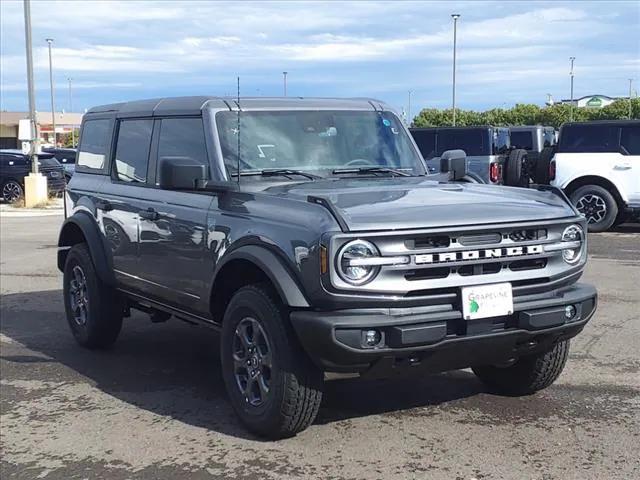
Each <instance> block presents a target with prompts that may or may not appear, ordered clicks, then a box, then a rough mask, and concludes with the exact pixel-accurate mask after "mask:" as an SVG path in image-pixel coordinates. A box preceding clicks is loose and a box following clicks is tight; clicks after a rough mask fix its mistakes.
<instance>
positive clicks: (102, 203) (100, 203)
mask: <svg viewBox="0 0 640 480" xmlns="http://www.w3.org/2000/svg"><path fill="white" fill-rule="evenodd" d="M96 208H97V209H98V210H102V211H105V212H110V211H111V210H113V205H111V203H110V202H108V201H107V200H97V201H96Z"/></svg>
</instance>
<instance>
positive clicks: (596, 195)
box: [569, 185, 618, 232]
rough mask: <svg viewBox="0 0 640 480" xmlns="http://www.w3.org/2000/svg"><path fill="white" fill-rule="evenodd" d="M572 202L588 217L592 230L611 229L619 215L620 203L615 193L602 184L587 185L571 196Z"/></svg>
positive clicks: (603, 230) (589, 226)
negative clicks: (614, 195)
mask: <svg viewBox="0 0 640 480" xmlns="http://www.w3.org/2000/svg"><path fill="white" fill-rule="evenodd" d="M569 198H570V199H571V203H573V205H574V206H575V207H576V208H577V209H578V211H579V212H580V213H581V214H582V215H584V216H585V218H586V219H587V224H588V225H587V227H588V229H589V231H590V232H605V231H607V230H609V229H610V228H611V227H612V226H613V224H614V223H615V221H616V218H617V217H618V203H617V202H616V199H615V198H614V197H613V195H612V194H611V193H610V192H609V191H608V190H607V189H606V188H604V187H601V186H600V185H585V186H583V187H580V188H578V189H577V190H576V191H575V192H573V193H572V194H571V196H570V197H569Z"/></svg>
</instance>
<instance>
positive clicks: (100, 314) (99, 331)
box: [63, 243, 124, 349]
mask: <svg viewBox="0 0 640 480" xmlns="http://www.w3.org/2000/svg"><path fill="white" fill-rule="evenodd" d="M75 267H79V268H80V269H81V271H82V274H83V276H84V278H85V280H86V297H87V300H88V301H87V303H88V305H87V308H86V312H87V314H86V321H85V323H84V324H81V323H79V322H78V321H76V318H75V312H74V310H73V308H72V300H71V291H72V289H73V286H72V283H71V282H72V280H74V278H75V277H74V268H75ZM63 291H64V307H65V313H66V317H67V322H68V323H69V327H70V328H71V333H73V336H74V337H75V339H76V341H77V342H78V343H79V344H80V345H82V346H83V347H86V348H89V349H97V348H106V347H109V346H111V345H112V344H113V343H114V342H115V341H116V339H117V338H118V335H119V334H120V330H121V328H122V317H123V313H124V309H123V303H122V298H121V297H120V295H118V293H117V292H116V291H115V289H113V288H111V287H110V286H108V285H106V284H105V283H104V282H103V281H102V280H101V279H100V278H99V277H98V275H97V273H96V269H95V267H94V265H93V261H92V260H91V255H90V254H89V248H88V247H87V244H86V243H78V244H76V245H74V246H73V247H72V248H71V250H70V251H69V253H68V254H67V259H66V262H65V265H64V277H63Z"/></svg>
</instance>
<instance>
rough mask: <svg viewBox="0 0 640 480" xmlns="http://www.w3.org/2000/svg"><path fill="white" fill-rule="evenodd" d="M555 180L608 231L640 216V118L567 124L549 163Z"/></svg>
mask: <svg viewBox="0 0 640 480" xmlns="http://www.w3.org/2000/svg"><path fill="white" fill-rule="evenodd" d="M548 171H549V183H550V184H551V185H554V186H557V187H559V188H561V189H562V190H564V192H565V193H566V194H567V196H568V197H569V198H570V199H571V202H572V203H573V204H574V205H575V207H576V208H577V209H578V211H579V212H580V213H582V214H583V215H584V216H585V217H586V218H587V222H588V225H589V230H590V231H593V232H602V231H605V230H608V229H610V228H611V227H612V226H614V225H616V224H618V223H621V222H623V221H626V220H629V219H632V220H633V219H635V220H638V217H639V215H640V120H623V121H618V120H615V121H598V122H584V123H567V124H564V125H563V126H562V127H561V129H560V136H559V140H558V145H557V147H556V149H555V153H554V155H553V158H552V159H551V161H550V162H549V164H548Z"/></svg>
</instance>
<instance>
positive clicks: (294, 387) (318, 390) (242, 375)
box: [220, 284, 323, 438]
mask: <svg viewBox="0 0 640 480" xmlns="http://www.w3.org/2000/svg"><path fill="white" fill-rule="evenodd" d="M286 313H287V312H286V309H285V308H284V306H283V305H282V304H281V302H280V301H279V300H278V299H277V298H276V296H275V295H274V294H272V293H271V292H270V289H269V288H268V286H266V285H262V284H258V285H250V286H246V287H242V288H241V289H240V290H238V291H237V292H236V293H235V294H234V296H233V298H232V299H231V301H230V302H229V305H228V307H227V310H226V312H225V315H224V320H223V324H222V335H221V342H222V345H221V349H220V352H221V360H222V374H223V377H224V382H225V386H226V388H227V393H228V394H229V400H230V401H231V405H232V406H233V409H234V410H235V412H236V413H237V414H238V416H239V417H240V420H241V421H242V422H243V423H244V424H245V425H246V426H247V428H248V429H249V430H251V431H252V432H254V433H256V434H258V435H261V436H265V437H269V438H284V437H289V436H292V435H295V434H296V433H298V432H300V431H302V430H304V429H305V428H307V427H308V426H309V425H311V423H312V422H313V420H314V419H315V417H316V415H317V413H318V409H319V408H320V402H321V400H322V387H323V374H322V372H321V371H320V370H319V369H318V368H317V367H316V366H315V365H313V363H311V360H310V359H309V358H308V357H307V355H306V353H304V351H303V350H302V348H301V347H300V345H299V343H298V340H297V338H296V337H295V333H294V332H293V330H292V329H291V326H290V325H289V319H288V316H287V314H286Z"/></svg>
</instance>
